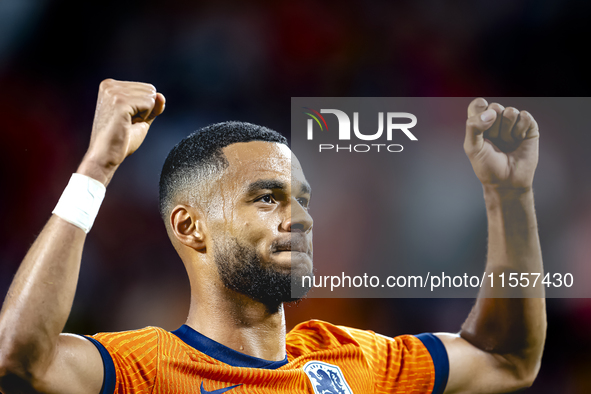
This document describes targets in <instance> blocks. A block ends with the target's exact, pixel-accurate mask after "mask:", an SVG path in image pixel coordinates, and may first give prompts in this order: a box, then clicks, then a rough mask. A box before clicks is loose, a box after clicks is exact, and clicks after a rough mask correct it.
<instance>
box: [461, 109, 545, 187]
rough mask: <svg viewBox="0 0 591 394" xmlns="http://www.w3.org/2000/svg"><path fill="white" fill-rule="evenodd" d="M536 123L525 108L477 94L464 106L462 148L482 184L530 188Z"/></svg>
mask: <svg viewBox="0 0 591 394" xmlns="http://www.w3.org/2000/svg"><path fill="white" fill-rule="evenodd" d="M539 137H540V133H539V130H538V124H537V123H536V121H535V119H534V118H533V117H532V116H531V114H530V113H529V112H527V111H518V110H517V109H515V108H513V107H507V108H505V107H503V106H502V105H500V104H497V103H493V104H490V105H489V104H488V103H487V102H486V100H484V99H482V98H477V99H475V100H473V101H472V102H471V103H470V105H469V106H468V120H467V122H466V138H465V140H464V150H465V152H466V154H467V155H468V158H469V159H470V162H471V163H472V168H473V169H474V172H475V173H476V176H478V179H480V181H481V182H482V184H483V185H484V186H492V187H495V188H498V189H514V190H518V189H530V188H531V186H532V183H533V178H534V172H535V169H536V166H537V164H538V142H539Z"/></svg>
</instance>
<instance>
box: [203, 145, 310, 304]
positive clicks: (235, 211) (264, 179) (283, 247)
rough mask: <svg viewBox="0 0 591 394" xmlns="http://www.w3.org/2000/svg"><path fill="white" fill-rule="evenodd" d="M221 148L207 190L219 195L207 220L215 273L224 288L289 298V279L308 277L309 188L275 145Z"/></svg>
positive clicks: (274, 300)
mask: <svg viewBox="0 0 591 394" xmlns="http://www.w3.org/2000/svg"><path fill="white" fill-rule="evenodd" d="M223 151H224V155H225V156H226V158H227V160H228V163H229V166H228V168H227V169H226V170H225V171H224V174H223V176H222V178H221V179H220V181H219V182H218V185H217V186H216V188H217V191H216V193H214V194H213V195H216V194H217V195H218V196H221V200H220V201H217V204H219V206H217V207H216V208H217V209H214V211H215V212H217V214H215V215H214V217H212V218H210V219H209V220H208V226H209V228H210V231H211V234H212V239H211V242H212V243H213V251H214V257H215V261H216V264H217V267H218V273H219V274H220V277H221V279H222V281H223V282H224V284H225V286H226V287H228V288H230V289H233V290H236V291H238V292H240V293H242V294H245V295H247V296H249V297H251V298H253V299H255V300H258V301H261V302H263V303H265V304H266V305H270V306H271V305H272V306H278V305H279V304H280V303H282V302H286V301H291V300H292V297H291V283H292V280H294V281H295V283H296V284H299V283H301V282H300V280H301V277H302V276H303V275H312V218H311V217H310V215H309V214H308V204H309V200H310V187H309V185H308V183H307V182H306V179H305V177H304V174H303V172H302V168H301V166H300V163H299V162H298V160H297V159H296V158H295V156H293V154H292V153H291V151H290V150H289V148H288V147H287V146H285V145H282V144H277V143H270V142H262V141H253V142H247V143H237V144H232V145H230V146H228V147H226V148H224V150H223ZM210 201H212V200H211V199H210ZM212 203H216V202H215V201H212ZM300 286H301V285H300ZM303 294H305V291H304V292H302V295H303Z"/></svg>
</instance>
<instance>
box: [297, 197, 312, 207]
mask: <svg viewBox="0 0 591 394" xmlns="http://www.w3.org/2000/svg"><path fill="white" fill-rule="evenodd" d="M297 201H298V202H299V203H300V205H301V206H302V207H303V208H305V209H308V208H309V205H310V200H308V199H307V198H305V197H300V198H298V199H297Z"/></svg>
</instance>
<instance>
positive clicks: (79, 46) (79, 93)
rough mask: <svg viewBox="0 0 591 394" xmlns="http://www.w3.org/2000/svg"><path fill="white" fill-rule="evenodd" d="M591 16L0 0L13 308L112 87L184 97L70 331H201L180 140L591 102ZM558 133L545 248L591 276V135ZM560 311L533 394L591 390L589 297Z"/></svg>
mask: <svg viewBox="0 0 591 394" xmlns="http://www.w3.org/2000/svg"><path fill="white" fill-rule="evenodd" d="M590 11H591V3H589V2H585V1H573V0H570V1H536V2H535V1H531V0H530V1H514V0H500V1H496V2H484V1H454V2H440V1H435V0H416V1H410V0H409V1H401V2H400V1H399V2H391V1H386V0H380V1H366V2H361V1H353V0H346V1H326V2H313V1H309V0H303V1H298V2H277V1H270V0H266V1H262V0H259V1H252V2H248V3H247V2H239V1H228V0H220V1H216V2H208V3H205V2H199V1H181V0H170V1H167V2H162V1H154V0H144V1H142V2H135V1H129V2H122V1H113V0H104V1H101V2H80V1H73V0H2V1H1V2H0V133H1V134H0V136H1V140H0V141H1V142H0V182H1V185H2V193H0V204H1V205H0V206H2V208H3V209H2V215H1V220H2V226H0V300H1V299H3V297H4V295H5V294H6V292H7V290H8V286H9V284H10V281H11V280H12V277H13V275H14V273H15V271H16V269H17V268H18V265H19V263H20V261H21V260H22V258H23V256H24V254H25V253H26V251H27V249H28V247H29V246H30V244H31V243H32V242H33V241H34V239H35V236H36V234H38V233H39V231H40V230H41V228H42V227H43V225H44V223H45V221H46V220H47V219H48V218H49V216H50V212H51V210H52V209H53V207H54V206H55V203H56V202H57V200H58V198H59V196H60V194H61V192H62V190H63V188H64V187H65V185H66V184H67V181H68V179H69V177H70V174H71V173H72V172H73V171H74V170H75V169H76V166H77V164H78V163H79V162H80V160H81V159H82V156H83V154H84V152H85V149H86V146H87V144H88V141H89V135H90V129H91V125H92V118H93V111H94V105H95V100H96V94H97V90H98V85H99V83H100V81H101V80H102V79H104V78H115V79H122V80H134V81H142V82H150V83H152V84H154V85H155V86H156V87H157V88H158V90H159V91H161V92H163V94H164V95H165V96H166V98H167V107H166V112H165V113H164V115H162V116H161V117H160V118H159V119H157V120H156V122H155V124H154V127H153V128H152V130H151V131H150V134H149V135H148V138H147V139H146V141H145V143H144V145H143V146H142V147H141V149H140V150H139V151H138V152H137V153H136V154H135V155H133V156H132V157H130V158H129V160H127V161H126V163H125V165H124V166H122V167H121V168H120V170H119V171H118V173H117V174H116V176H115V177H114V179H113V181H112V183H111V185H110V186H109V190H108V193H107V198H106V199H105V202H104V203H103V206H102V208H101V212H100V214H99V216H98V218H97V220H96V222H95V225H94V227H93V230H92V232H91V233H90V235H89V237H88V240H87V243H86V246H85V250H84V255H83V266H82V271H81V274H80V275H81V277H80V283H79V286H78V292H77V295H76V300H75V303H74V307H73V311H72V314H71V317H70V320H69V322H68V325H67V327H66V330H67V331H69V332H76V333H88V334H93V333H95V332H99V331H115V330H127V329H136V328H139V327H143V326H146V325H157V326H161V327H163V328H166V329H171V330H172V329H175V328H177V327H178V326H180V325H181V324H183V323H184V319H185V317H186V313H187V310H188V305H189V283H188V280H187V278H186V276H185V272H184V268H183V266H182V263H181V261H180V260H179V258H178V257H177V255H176V253H175V252H174V249H173V248H172V247H171V246H170V242H169V240H168V238H167V236H166V232H165V230H164V226H163V225H162V223H161V219H160V217H159V215H158V208H157V200H158V177H159V171H160V167H161V165H162V163H163V161H164V158H165V156H166V154H167V153H168V151H169V150H170V148H171V147H172V146H174V144H175V143H176V142H178V140H180V139H181V138H182V137H184V136H186V135H187V134H189V133H190V132H191V131H193V130H195V129H197V128H199V127H201V126H204V125H207V124H210V123H213V122H217V121H224V120H243V121H248V122H253V123H258V124H263V125H266V126H268V127H271V128H274V129H276V130H277V131H279V132H281V133H283V134H284V135H285V136H287V137H288V138H289V136H290V98H291V97H302V96H305V97H312V96H322V97H333V96H355V97H362V96H367V97H371V96H394V97H396V96H400V97H403V96H415V97H428V96H439V97H449V96H465V97H474V96H484V97H495V96H496V97H507V96H521V97H530V96H585V95H589V94H588V92H589V91H590V89H591V80H590V78H589V73H588V71H587V70H589V69H590V67H591V64H590V60H589V58H587V56H586V55H587V54H586V51H585V50H584V48H585V47H586V44H585V42H586V41H585V38H586V37H588V34H587V31H588V29H589V27H588V23H587V21H586V17H587V16H588V15H589V14H590ZM572 110H573V111H577V113H580V111H587V110H588V109H587V108H584V107H581V108H573V109H572ZM543 133H544V131H542V141H544V139H545V138H546V136H544V134H543ZM552 134H553V135H552V136H549V137H548V141H549V142H550V143H551V144H552V147H553V152H554V156H553V157H554V160H553V161H551V162H550V164H546V167H545V170H546V171H556V173H557V174H558V175H556V178H557V179H560V182H559V184H558V186H559V190H560V198H556V199H554V200H552V202H553V203H552V204H546V205H545V209H544V210H541V209H538V219H539V225H540V236H541V241H542V248H543V251H544V253H545V257H546V258H552V259H561V258H564V259H569V262H568V263H569V264H576V265H577V266H578V267H580V270H579V274H578V276H577V277H576V278H575V279H576V280H582V281H584V280H589V281H591V267H590V264H589V263H591V246H589V245H591V244H589V243H588V240H590V239H591V180H590V179H589V171H588V169H589V168H590V165H591V163H590V161H591V160H590V158H589V154H588V152H589V149H588V146H589V144H588V143H589V142H591V141H590V137H589V133H582V132H577V133H572V132H570V133H569V130H561V129H560V124H559V122H558V124H556V125H555V129H554V130H553V132H552ZM546 163H548V162H546ZM547 189H548V190H547V192H548V193H552V192H553V191H554V192H556V190H554V188H553V187H548V188H547ZM540 194H541V193H540ZM360 198H362V196H360ZM540 198H541V199H543V198H544V196H543V195H540ZM422 220H425V218H422ZM474 239H478V242H485V239H486V238H485V234H475V235H474ZM479 263H480V262H479ZM472 302H473V301H472V300H468V299H443V300H437V299H307V300H304V301H302V302H300V303H299V304H296V305H292V306H289V307H287V317H288V326H289V327H288V328H290V327H293V326H294V325H295V324H297V322H299V321H302V320H304V319H309V318H318V319H323V320H328V321H331V322H333V323H337V324H346V325H352V326H355V327H359V328H364V329H371V330H374V331H377V332H380V333H382V334H385V335H390V336H394V335H399V334H404V333H420V332H437V331H452V332H453V331H458V330H459V328H460V326H461V324H462V322H463V320H464V319H465V317H466V316H467V314H468V312H469V310H470V307H471V305H472ZM548 321H549V326H548V341H547V345H546V351H545V355H544V360H543V365H542V370H541V372H540V375H539V377H538V380H537V381H536V383H535V384H534V386H533V387H532V388H531V389H529V391H528V392H531V393H588V392H591V378H590V377H589V376H590V375H589V374H588V372H589V371H591V356H589V354H591V339H590V338H589V333H590V332H591V300H589V299H549V300H548Z"/></svg>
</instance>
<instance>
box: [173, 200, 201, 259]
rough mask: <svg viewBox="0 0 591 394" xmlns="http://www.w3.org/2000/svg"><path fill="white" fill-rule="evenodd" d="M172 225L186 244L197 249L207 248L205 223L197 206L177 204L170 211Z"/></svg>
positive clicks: (181, 240)
mask: <svg viewBox="0 0 591 394" xmlns="http://www.w3.org/2000/svg"><path fill="white" fill-rule="evenodd" d="M170 227H171V229H172V232H173V233H174V235H175V237H176V238H177V239H178V240H179V241H180V243H182V244H183V245H185V246H188V247H190V248H191V249H195V250H197V251H199V250H203V249H205V230H206V228H205V224H204V222H203V219H202V217H201V215H200V214H199V213H198V212H197V211H196V210H195V208H193V207H190V206H186V205H177V206H176V207H174V209H173V210H172V212H171V213H170Z"/></svg>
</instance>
